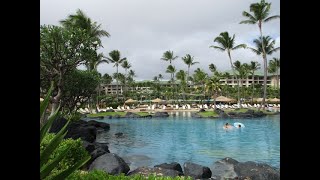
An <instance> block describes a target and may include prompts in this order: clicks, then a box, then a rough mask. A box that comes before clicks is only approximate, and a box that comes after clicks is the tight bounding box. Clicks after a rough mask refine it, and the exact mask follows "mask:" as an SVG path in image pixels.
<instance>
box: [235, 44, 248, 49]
mask: <svg viewBox="0 0 320 180" xmlns="http://www.w3.org/2000/svg"><path fill="white" fill-rule="evenodd" d="M240 48H243V49H246V48H247V45H245V44H239V45H237V46H235V47H234V48H232V50H236V49H240Z"/></svg>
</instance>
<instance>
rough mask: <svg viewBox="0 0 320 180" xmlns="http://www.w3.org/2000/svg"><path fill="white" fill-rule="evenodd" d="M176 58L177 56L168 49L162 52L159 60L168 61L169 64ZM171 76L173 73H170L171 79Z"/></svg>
mask: <svg viewBox="0 0 320 180" xmlns="http://www.w3.org/2000/svg"><path fill="white" fill-rule="evenodd" d="M177 58H178V56H174V55H173V51H170V50H169V51H166V52H164V53H163V55H162V58H161V60H164V61H169V62H170V65H171V62H172V61H173V60H175V59H177ZM172 76H173V74H171V79H172Z"/></svg>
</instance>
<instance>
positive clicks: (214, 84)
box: [205, 76, 221, 109]
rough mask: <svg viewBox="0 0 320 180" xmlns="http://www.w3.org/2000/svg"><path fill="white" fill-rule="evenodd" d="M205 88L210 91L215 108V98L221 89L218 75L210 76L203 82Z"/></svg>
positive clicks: (215, 107)
mask: <svg viewBox="0 0 320 180" xmlns="http://www.w3.org/2000/svg"><path fill="white" fill-rule="evenodd" d="M205 90H206V92H212V94H213V104H214V109H217V105H216V98H217V97H218V93H219V92H220V91H221V83H220V77H219V76H212V77H210V78H209V79H207V81H206V84H205Z"/></svg>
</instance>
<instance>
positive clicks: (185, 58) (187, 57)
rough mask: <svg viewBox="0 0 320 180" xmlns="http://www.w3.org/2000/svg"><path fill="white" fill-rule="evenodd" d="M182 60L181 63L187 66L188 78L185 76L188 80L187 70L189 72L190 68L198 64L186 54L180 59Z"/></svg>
mask: <svg viewBox="0 0 320 180" xmlns="http://www.w3.org/2000/svg"><path fill="white" fill-rule="evenodd" d="M181 59H182V60H183V62H184V63H185V64H186V65H188V76H187V80H188V79H189V77H190V76H189V70H190V66H192V65H194V64H197V63H199V62H197V61H194V57H193V56H191V55H190V54H186V55H185V56H184V57H182V58H181Z"/></svg>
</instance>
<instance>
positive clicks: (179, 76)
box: [176, 70, 187, 101]
mask: <svg viewBox="0 0 320 180" xmlns="http://www.w3.org/2000/svg"><path fill="white" fill-rule="evenodd" d="M176 77H177V79H178V80H180V85H181V89H182V94H183V100H184V101H185V100H186V97H185V91H186V85H187V83H186V80H187V78H186V72H185V71H183V70H180V71H179V72H177V74H176Z"/></svg>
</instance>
